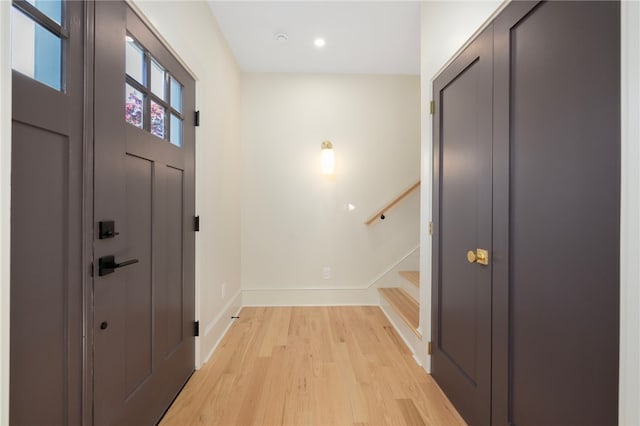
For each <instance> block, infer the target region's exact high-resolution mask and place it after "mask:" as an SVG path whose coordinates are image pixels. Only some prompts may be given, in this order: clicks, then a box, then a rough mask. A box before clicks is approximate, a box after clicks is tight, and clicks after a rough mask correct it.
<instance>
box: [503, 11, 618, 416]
mask: <svg viewBox="0 0 640 426" xmlns="http://www.w3.org/2000/svg"><path fill="white" fill-rule="evenodd" d="M494 31H495V46H496V50H495V54H494V58H495V71H494V72H495V86H494V87H495V110H494V118H495V122H494V123H495V126H494V131H495V133H494V135H495V136H494V148H495V149H494V151H495V155H496V157H495V161H494V174H495V187H494V202H495V204H494V206H495V207H494V214H495V216H494V230H495V234H494V235H495V236H494V253H495V259H496V261H495V262H494V288H495V291H496V298H495V299H494V311H495V312H494V327H495V328H494V334H493V340H494V348H495V351H494V362H493V365H494V370H495V371H494V381H493V389H494V401H495V403H494V413H493V417H494V418H495V422H494V423H495V424H496V425H498V424H499V425H504V424H507V423H508V424H515V425H522V426H526V425H543V424H545V425H553V424H555V425H560V424H562V425H613V424H617V423H618V418H617V414H618V333H619V320H618V318H619V302H618V300H619V266H618V265H619V238H620V232H619V217H620V198H619V197H620V186H619V185H620V184H619V183H620V172H619V161H620V130H619V129H620V5H619V3H618V2H615V1H603V2H597V1H584V2H573V1H568V2H563V1H559V2H541V3H537V2H514V3H513V4H511V5H510V6H508V7H507V8H506V9H505V10H504V12H503V13H502V14H501V15H500V16H499V17H498V18H497V19H496V21H495V24H494Z"/></svg>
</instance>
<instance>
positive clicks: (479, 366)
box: [432, 28, 493, 425]
mask: <svg viewBox="0 0 640 426" xmlns="http://www.w3.org/2000/svg"><path fill="white" fill-rule="evenodd" d="M492 42H493V38H492V29H491V28H489V29H487V30H486V31H484V32H483V33H482V34H481V35H480V36H479V37H478V38H477V39H476V40H474V41H473V43H472V44H471V45H470V46H469V47H467V48H466V49H465V51H464V52H463V53H462V54H461V55H460V56H458V57H457V58H456V59H455V61H454V62H453V63H452V64H451V65H450V66H449V67H448V68H447V70H446V71H445V72H444V73H442V74H441V75H440V76H439V77H438V78H437V79H436V81H435V82H434V99H435V104H436V105H435V106H436V113H435V117H434V122H435V123H437V125H436V126H434V129H435V131H434V198H433V205H434V216H433V222H434V227H435V232H434V238H433V253H434V258H433V259H434V260H433V262H434V263H433V294H432V296H433V298H432V300H433V302H432V306H433V318H434V322H433V330H432V336H433V341H434V343H435V345H434V352H433V357H432V374H433V377H434V378H435V379H436V381H437V382H438V384H439V385H440V386H441V387H442V389H443V390H444V391H445V393H446V394H447V396H448V397H449V398H450V399H451V401H452V402H453V403H454V405H455V406H456V408H457V409H458V411H459V412H460V413H461V414H462V416H463V417H464V419H465V420H466V421H467V422H469V423H471V424H474V425H487V424H489V421H490V398H491V393H490V392H491V265H490V263H489V264H488V265H483V264H481V261H482V260H481V259H478V260H480V262H478V260H475V261H474V256H477V251H478V249H480V250H486V251H488V252H489V253H490V252H491V143H492V141H491V140H492V139H491V138H492V134H491V126H492V115H491V114H492V81H493V78H492V61H493V58H492ZM487 260H490V259H487Z"/></svg>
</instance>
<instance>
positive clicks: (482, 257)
mask: <svg viewBox="0 0 640 426" xmlns="http://www.w3.org/2000/svg"><path fill="white" fill-rule="evenodd" d="M467 260H468V261H469V263H477V264H479V265H485V266H486V265H488V264H489V252H488V251H487V250H484V249H477V250H476V251H473V250H469V251H468V252H467Z"/></svg>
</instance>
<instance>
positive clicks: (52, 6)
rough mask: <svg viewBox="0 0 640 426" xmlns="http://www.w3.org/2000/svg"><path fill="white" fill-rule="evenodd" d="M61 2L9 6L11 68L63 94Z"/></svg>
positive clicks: (50, 1) (24, 2)
mask: <svg viewBox="0 0 640 426" xmlns="http://www.w3.org/2000/svg"><path fill="white" fill-rule="evenodd" d="M62 11H63V8H62V2H61V1H53V0H49V1H38V0H31V1H23V2H17V1H14V2H13V7H12V8H11V67H12V68H13V69H14V70H15V71H17V72H19V73H22V74H24V75H26V76H27V77H30V78H32V79H34V80H37V81H39V82H41V83H43V84H46V85H47V86H49V87H51V88H53V89H55V90H60V91H62V90H64V84H63V73H62V70H63V64H62V57H63V56H62V51H63V42H64V39H65V38H66V36H67V33H66V30H65V28H64V27H63V26H62V25H61V22H62V21H63V19H62V18H63V16H62Z"/></svg>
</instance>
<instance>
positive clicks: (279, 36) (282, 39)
mask: <svg viewBox="0 0 640 426" xmlns="http://www.w3.org/2000/svg"><path fill="white" fill-rule="evenodd" d="M274 38H275V39H276V41H277V42H279V43H285V42H286V41H287V40H289V36H288V35H286V34H285V33H277V34H276V35H275V36H274Z"/></svg>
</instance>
